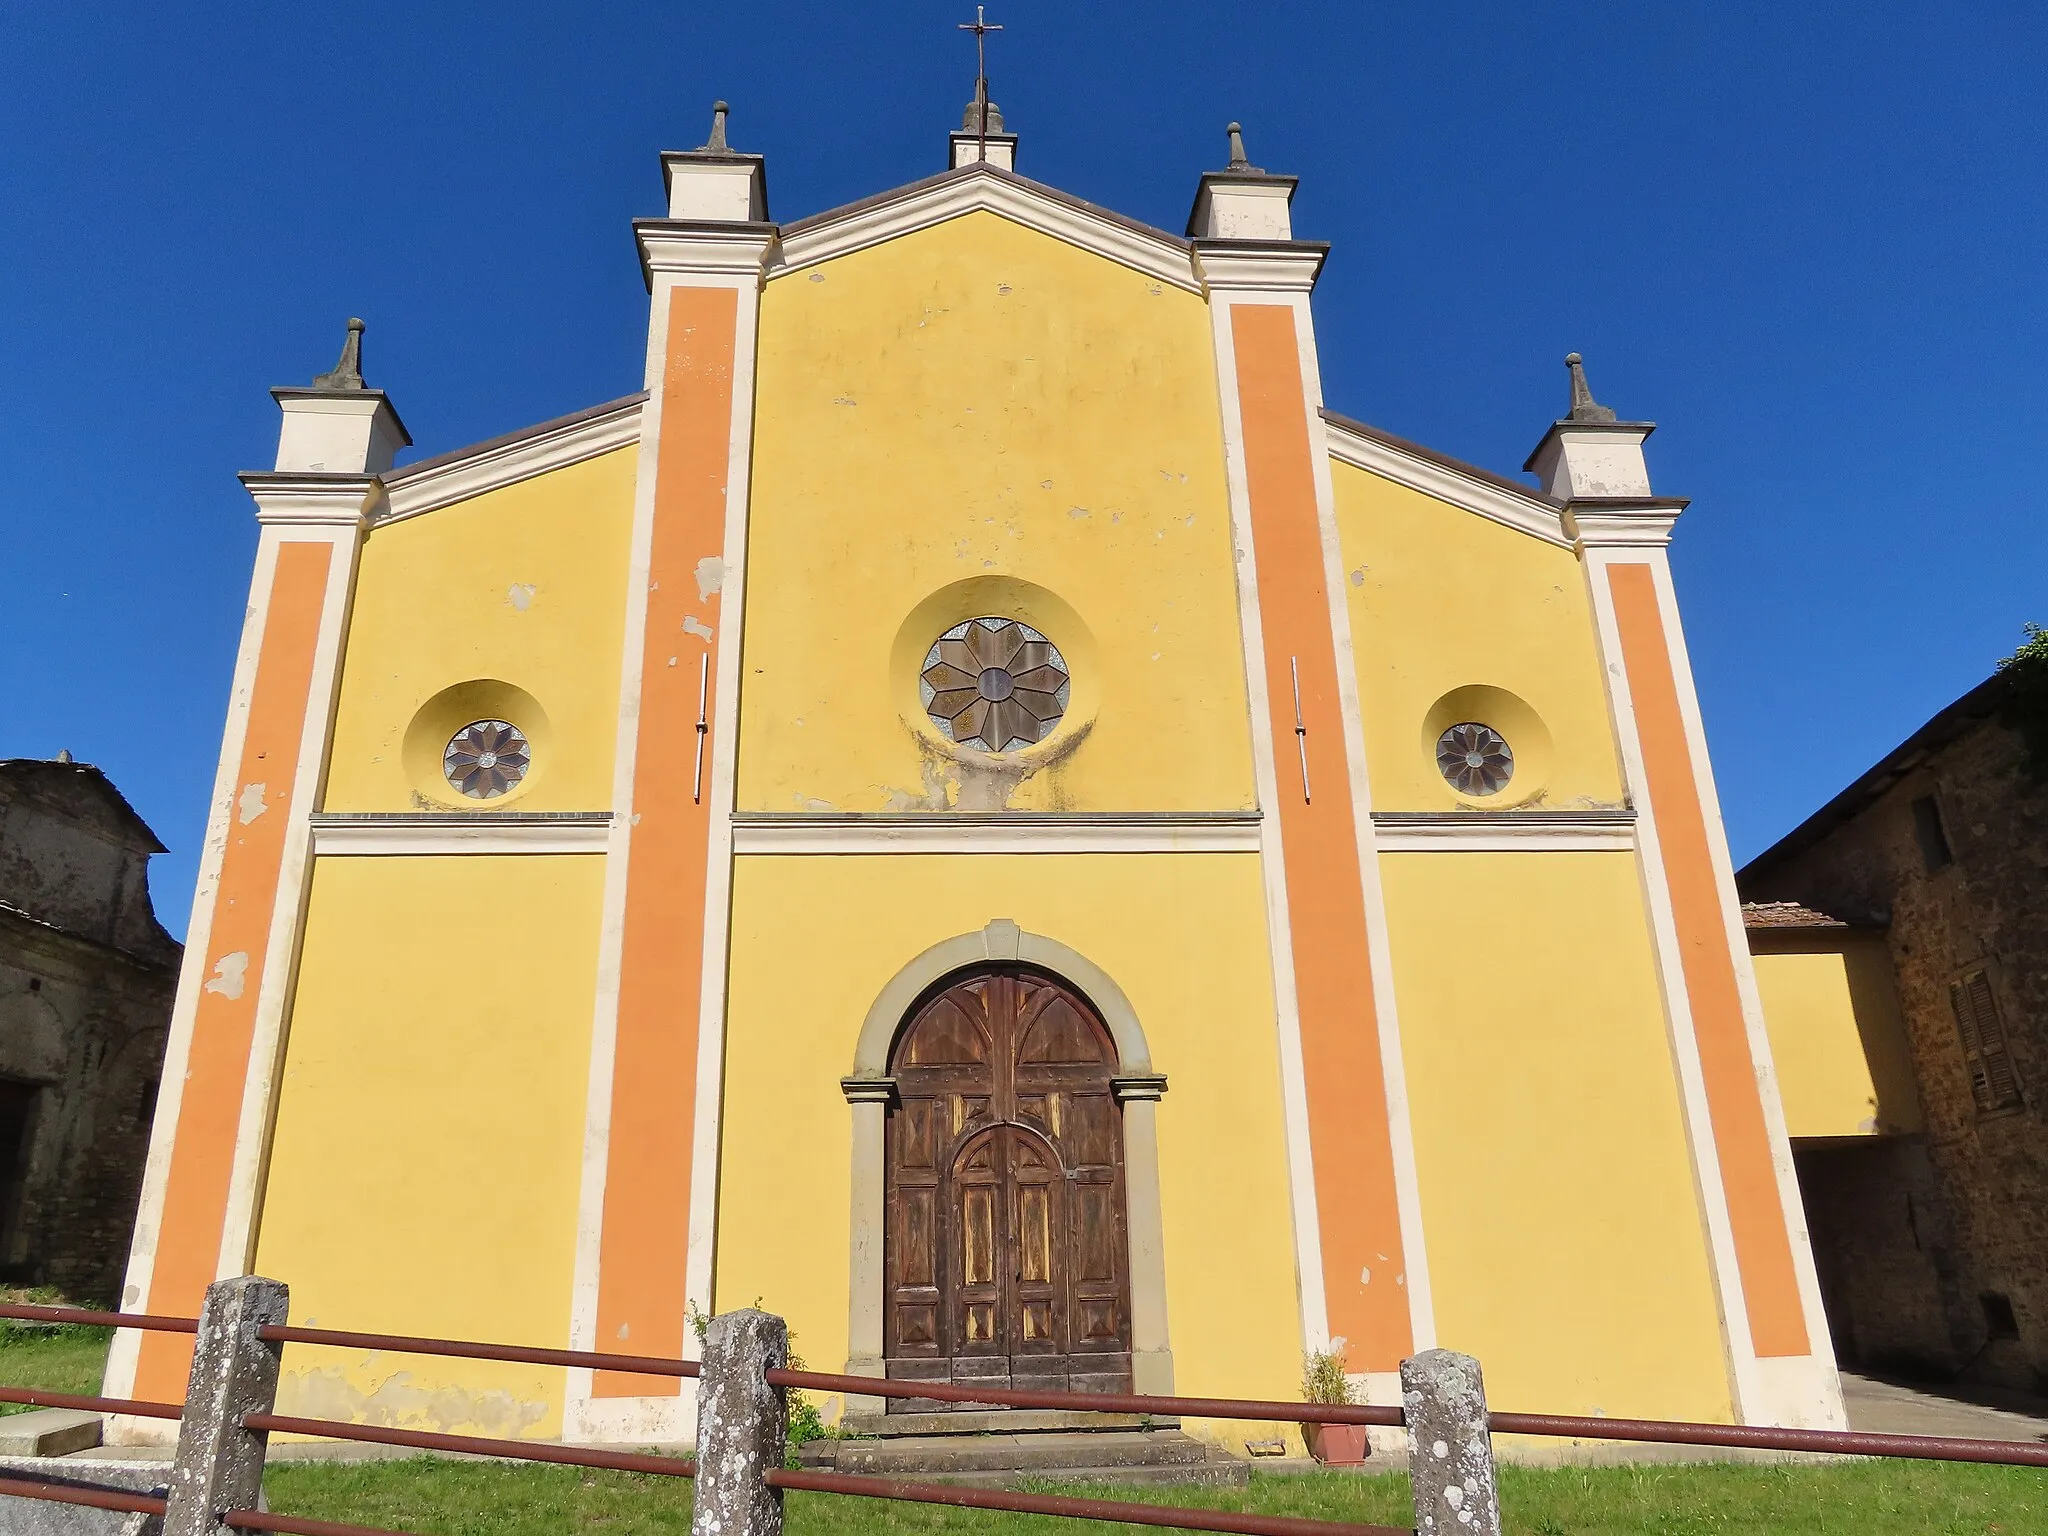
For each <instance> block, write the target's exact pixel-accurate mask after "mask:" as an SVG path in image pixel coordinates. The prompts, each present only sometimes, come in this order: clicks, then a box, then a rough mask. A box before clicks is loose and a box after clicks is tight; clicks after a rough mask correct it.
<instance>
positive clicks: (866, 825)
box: [733, 811, 1259, 854]
mask: <svg viewBox="0 0 2048 1536" xmlns="http://www.w3.org/2000/svg"><path fill="white" fill-rule="evenodd" d="M1258 847H1259V814H1258V812H1256V811H1210V812H1204V811H1189V812H1173V811H1134V812H1130V813H1128V814H1117V813H1109V812H1079V813H1075V812H1064V813H1063V812H1058V811H1043V812H1039V811H979V812H977V811H906V812H900V813H899V812H878V813H875V814H871V815H862V814H854V813H847V814H836V813H832V812H797V813H793V814H790V815H782V814H779V813H776V812H768V811H741V812H738V813H737V814H735V815H734V817H733V852H735V853H778V854H846V853H1256V852H1257V851H1258Z"/></svg>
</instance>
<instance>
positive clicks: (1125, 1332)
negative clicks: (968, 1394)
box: [883, 966, 1131, 1392]
mask: <svg viewBox="0 0 2048 1536" xmlns="http://www.w3.org/2000/svg"><path fill="white" fill-rule="evenodd" d="M1116 1070H1117V1052H1116V1046H1115V1043H1114V1041H1113V1040H1112V1039H1111V1037H1110V1032H1109V1029H1108V1028H1107V1026H1106V1025H1105V1024H1104V1023H1103V1020H1102V1018H1101V1016H1100V1015H1099V1014H1098V1013H1097V1012H1096V1010H1095V1009H1094V1008H1093V1007H1092V1006H1091V1005H1090V1004H1089V1003H1088V1001H1087V1000H1086V999H1085V998H1083V997H1082V996H1081V995H1080V994H1079V993H1078V992H1076V991H1074V990H1073V989H1072V988H1070V987H1068V986H1066V985H1065V984H1064V983H1062V982H1060V981H1058V980H1057V979H1055V978H1054V977H1052V976H1050V975H1047V974H1044V973H1040V972H1036V971H1032V970H1029V969H1026V968H1022V967H1011V966H1003V967H987V968H984V969H980V970H977V971H973V972H970V973H966V974H962V975H956V976H953V977H950V978H948V979H947V980H946V981H945V982H943V983H941V984H940V985H939V986H937V987H935V988H933V989H932V990H931V991H930V992H928V993H927V994H926V995H925V996H924V997H923V998H922V999H921V1000H920V1001H919V1002H918V1003H917V1004H915V1005H913V1007H912V1008H911V1010H910V1014H909V1017H908V1020H907V1021H906V1023H905V1024H904V1026H903V1028H902V1030H901V1031H900V1032H899V1034H898V1035H897V1037H896V1041H895V1045H894V1048H893V1050H892V1052H891V1057H890V1075H891V1076H892V1077H893V1078H894V1079H895V1084H896V1095H897V1102H896V1106H895V1108H894V1109H893V1110H892V1111H891V1112H890V1114H889V1119H888V1128H887V1136H886V1141H885V1147H886V1152H885V1157H886V1164H885V1172H884V1179H885V1188H886V1209H887V1222H886V1226H885V1231H884V1249H885V1253H884V1260H883V1266H884V1274H885V1308H884V1310H885V1313H886V1317H885V1323H884V1365H885V1369H886V1371H887V1373H888V1374H889V1375H890V1376H892V1377H897V1378H901V1379H906V1380H912V1381H951V1382H957V1383H960V1384H963V1385H969V1384H981V1385H991V1386H994V1385H1002V1386H1016V1387H1023V1388H1032V1389H1053V1390H1072V1391H1083V1392H1086V1391H1095V1392H1128V1391H1130V1390H1131V1321H1130V1320H1131V1306H1130V1256H1129V1246H1130V1245H1129V1239H1128V1215H1127V1212H1126V1209H1125V1198H1124V1137H1123V1126H1122V1124H1121V1111H1120V1110H1119V1108H1118V1105H1117V1100H1116V1094H1115V1091H1114V1087H1113V1084H1112V1078H1113V1077H1114V1076H1115V1073H1116Z"/></svg>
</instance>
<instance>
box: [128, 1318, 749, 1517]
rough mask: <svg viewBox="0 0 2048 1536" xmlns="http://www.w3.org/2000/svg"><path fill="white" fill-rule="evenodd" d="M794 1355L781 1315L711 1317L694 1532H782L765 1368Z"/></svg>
mask: <svg viewBox="0 0 2048 1536" xmlns="http://www.w3.org/2000/svg"><path fill="white" fill-rule="evenodd" d="M788 1359H789V1325H788V1324H787V1323H785V1322H783V1320H782V1319H781V1318H779V1317H771V1316H770V1315H769V1314H767V1313H766V1312H756V1311H754V1310H753V1309H752V1308H751V1307H750V1308H748V1309H747V1310H745V1311H743V1312H727V1313H724V1314H723V1315H721V1316H719V1317H714V1318H713V1319H712V1320H711V1327H710V1328H709V1330H707V1332H706V1333H705V1336H704V1363H703V1369H702V1374H701V1375H699V1376H698V1378H697V1477H696V1495H695V1500H696V1502H695V1507H694V1508H693V1510H692V1511H691V1514H690V1536H782V1490H781V1489H780V1488H771V1487H769V1486H768V1484H767V1483H765V1482H763V1481H762V1474H763V1473H765V1472H769V1471H773V1470H777V1469H779V1468H780V1467H781V1466H782V1456H783V1447H784V1445H785V1444H786V1443H787V1440H788V1437H789V1398H788V1394H787V1393H785V1392H784V1391H783V1389H782V1388H781V1387H771V1386H770V1385H768V1378H767V1375H766V1373H767V1372H768V1371H770V1370H775V1369H779V1368H780V1367H781V1366H782V1365H783V1364H784V1363H785V1362H786V1361H787V1360H788ZM166 1536H171V1533H166Z"/></svg>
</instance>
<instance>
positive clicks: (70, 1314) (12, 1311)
mask: <svg viewBox="0 0 2048 1536" xmlns="http://www.w3.org/2000/svg"><path fill="white" fill-rule="evenodd" d="M0 1317H5V1318H12V1319H14V1320H16V1321H18V1322H25V1323H80V1324H83V1325H85V1326H87V1327H91V1328H140V1329H142V1330H143V1331H144V1332H146V1333H148V1332H154V1333H197V1332H198V1331H199V1319H198V1318H196V1317H155V1316H152V1315H151V1314H149V1313H147V1312H94V1311H92V1310H91V1309H90V1308H87V1307H39V1306H32V1305H30V1304H28V1303H26V1302H23V1303H20V1304H18V1305H9V1306H4V1307H0Z"/></svg>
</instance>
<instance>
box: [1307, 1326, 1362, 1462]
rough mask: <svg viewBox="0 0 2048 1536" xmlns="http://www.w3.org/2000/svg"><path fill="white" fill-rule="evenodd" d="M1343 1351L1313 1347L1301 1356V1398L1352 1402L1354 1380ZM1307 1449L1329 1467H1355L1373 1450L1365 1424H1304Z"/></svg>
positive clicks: (1354, 1399) (1328, 1401)
mask: <svg viewBox="0 0 2048 1536" xmlns="http://www.w3.org/2000/svg"><path fill="white" fill-rule="evenodd" d="M1344 1364H1345V1362H1344V1351H1343V1349H1342V1348H1341V1347H1339V1348H1336V1349H1331V1350H1311V1351H1309V1353H1307V1354H1305V1355H1303V1356H1302V1357H1301V1400H1302V1401H1303V1402H1305V1403H1351V1402H1355V1401H1356V1398H1354V1397H1353V1396H1352V1391H1351V1382H1350V1380H1349V1379H1348V1378H1347V1377H1346V1376H1345V1374H1344ZM1301 1438H1302V1439H1303V1440H1305V1441H1307V1442H1308V1453H1309V1455H1311V1456H1313V1457H1315V1459H1316V1460H1317V1461H1319V1462H1321V1463H1322V1464H1323V1465H1324V1466H1326V1467H1356V1466H1360V1465H1363V1463H1364V1461H1365V1458H1366V1457H1367V1456H1369V1455H1371V1454H1372V1450H1371V1447H1370V1446H1369V1445H1368V1444H1367V1442H1366V1437H1365V1426H1364V1425H1363V1424H1311V1423H1304V1424H1303V1425H1302V1426H1301Z"/></svg>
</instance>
